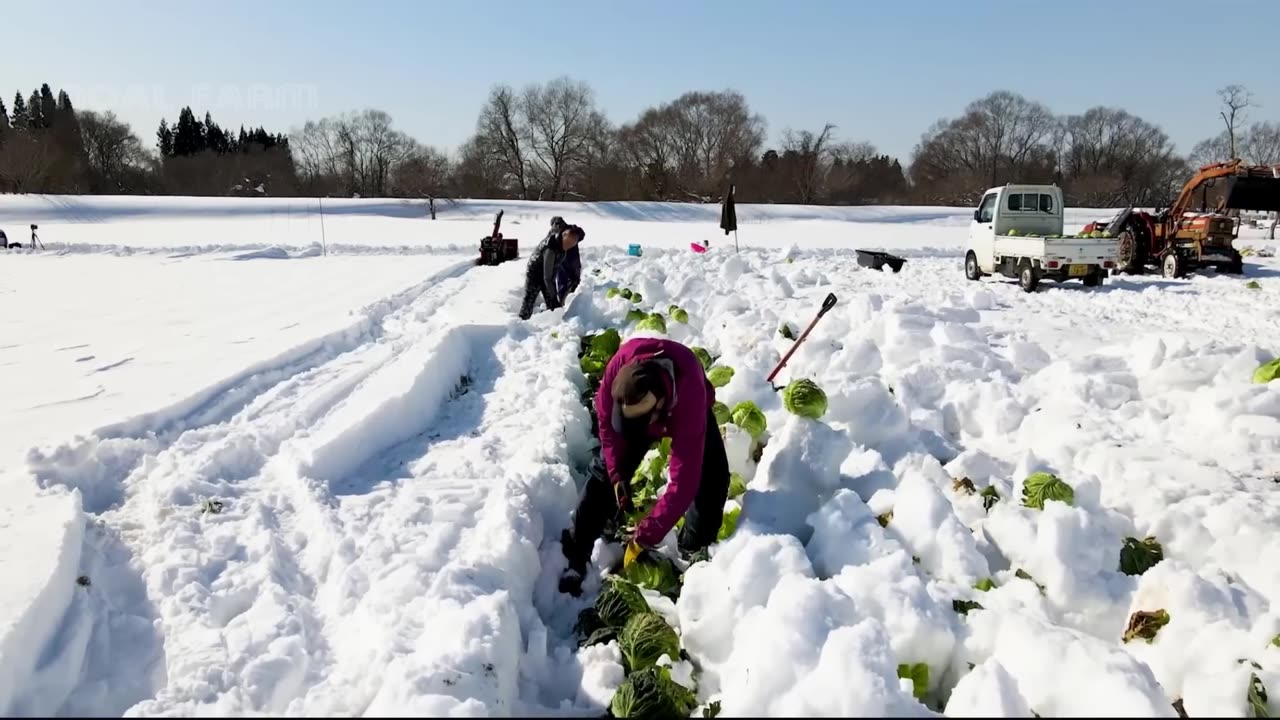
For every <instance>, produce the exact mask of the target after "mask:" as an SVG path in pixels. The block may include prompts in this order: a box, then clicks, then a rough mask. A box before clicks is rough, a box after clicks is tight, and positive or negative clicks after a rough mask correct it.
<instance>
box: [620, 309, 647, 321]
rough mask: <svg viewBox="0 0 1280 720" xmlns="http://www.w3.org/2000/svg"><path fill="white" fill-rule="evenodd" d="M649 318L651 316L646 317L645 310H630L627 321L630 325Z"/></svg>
mask: <svg viewBox="0 0 1280 720" xmlns="http://www.w3.org/2000/svg"><path fill="white" fill-rule="evenodd" d="M647 317H649V316H648V315H646V314H645V312H644V311H643V310H640V309H639V308H631V309H630V310H628V311H627V318H626V321H627V322H628V323H633V322H640V321H642V320H644V319H645V318H647Z"/></svg>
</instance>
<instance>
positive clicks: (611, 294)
mask: <svg viewBox="0 0 1280 720" xmlns="http://www.w3.org/2000/svg"><path fill="white" fill-rule="evenodd" d="M621 294H622V292H621V291H620V290H618V288H616V287H611V288H609V289H608V290H607V291H606V292H605V294H604V296H605V298H606V299H608V300H612V299H614V298H616V297H618V296H619V295H621Z"/></svg>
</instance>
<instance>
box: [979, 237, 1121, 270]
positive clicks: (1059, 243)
mask: <svg viewBox="0 0 1280 720" xmlns="http://www.w3.org/2000/svg"><path fill="white" fill-rule="evenodd" d="M1119 250H1120V242H1119V241H1118V240H1117V239H1116V238H1046V237H1040V236H1038V235H1013V236H1010V235H997V236H996V238H995V257H996V259H997V261H998V260H999V258H1001V257H1005V256H1013V257H1028V258H1039V259H1054V260H1058V261H1060V262H1063V263H1087V264H1091V265H1092V264H1101V263H1103V262H1105V261H1107V260H1110V261H1112V262H1115V261H1116V259H1117V258H1118V256H1119Z"/></svg>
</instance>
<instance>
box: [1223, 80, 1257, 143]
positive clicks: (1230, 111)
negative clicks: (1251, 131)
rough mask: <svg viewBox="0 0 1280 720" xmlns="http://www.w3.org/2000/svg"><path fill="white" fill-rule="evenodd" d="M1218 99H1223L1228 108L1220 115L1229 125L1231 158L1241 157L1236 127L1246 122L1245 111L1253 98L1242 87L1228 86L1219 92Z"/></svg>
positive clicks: (1228, 134)
mask: <svg viewBox="0 0 1280 720" xmlns="http://www.w3.org/2000/svg"><path fill="white" fill-rule="evenodd" d="M1218 97H1219V98H1221V99H1222V104H1223V105H1224V106H1225V108H1226V109H1224V110H1222V111H1221V112H1219V113H1218V114H1219V115H1221V116H1222V122H1224V123H1226V125H1227V138H1228V140H1229V141H1230V143H1231V157H1233V158H1236V157H1240V156H1239V155H1237V154H1236V127H1238V125H1239V123H1240V122H1241V121H1243V120H1244V115H1245V109H1246V108H1248V107H1249V102H1250V100H1251V99H1252V97H1253V96H1252V94H1251V93H1250V92H1249V91H1248V90H1246V89H1245V88H1244V87H1243V86H1241V85H1228V86H1226V87H1224V88H1222V89H1221V90H1219V91H1218Z"/></svg>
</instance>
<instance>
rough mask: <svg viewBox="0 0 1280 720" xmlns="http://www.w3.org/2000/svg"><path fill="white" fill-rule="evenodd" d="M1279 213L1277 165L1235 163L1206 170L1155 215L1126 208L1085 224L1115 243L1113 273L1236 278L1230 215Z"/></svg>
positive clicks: (1238, 261)
mask: <svg viewBox="0 0 1280 720" xmlns="http://www.w3.org/2000/svg"><path fill="white" fill-rule="evenodd" d="M1239 210H1261V211H1267V212H1275V211H1277V210H1280V166H1277V167H1275V168H1272V167H1267V166H1256V165H1255V166H1247V165H1244V164H1243V163H1242V162H1241V161H1240V160H1239V159H1235V160H1231V161H1229V162H1224V163H1215V164H1213V165H1205V166H1204V167H1202V168H1200V171H1199V172H1197V173H1196V174H1195V176H1194V177H1192V178H1191V180H1189V181H1188V182H1187V184H1186V185H1185V186H1183V188H1182V192H1181V193H1179V194H1178V199H1177V200H1176V201H1175V202H1174V203H1173V206H1172V207H1170V208H1167V209H1165V210H1162V211H1160V212H1157V213H1154V214H1153V213H1149V212H1145V211H1142V210H1135V209H1133V208H1129V209H1127V210H1124V211H1122V212H1121V213H1120V214H1119V215H1116V217H1115V218H1113V219H1112V220H1110V221H1099V222H1092V223H1089V224H1088V225H1086V226H1085V227H1084V230H1083V232H1093V231H1101V232H1103V233H1106V234H1108V235H1110V236H1112V237H1115V238H1117V239H1118V241H1119V243H1120V247H1119V255H1120V257H1119V262H1118V263H1117V265H1118V267H1117V269H1116V270H1115V272H1116V273H1121V272H1127V273H1133V274H1139V273H1142V272H1143V271H1144V270H1145V269H1146V267H1147V266H1148V265H1155V266H1157V267H1159V268H1160V270H1161V273H1162V274H1163V275H1164V276H1165V277H1182V276H1183V275H1186V274H1187V273H1189V272H1195V270H1196V269H1197V268H1200V267H1205V266H1212V267H1214V268H1215V269H1217V270H1218V271H1219V272H1227V273H1233V274H1240V273H1243V272H1244V260H1243V258H1241V256H1240V251H1238V250H1236V249H1235V247H1233V246H1232V241H1233V240H1235V239H1236V237H1238V236H1239V224H1238V223H1237V218H1236V217H1234V216H1233V213H1232V212H1231V211H1239Z"/></svg>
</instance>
